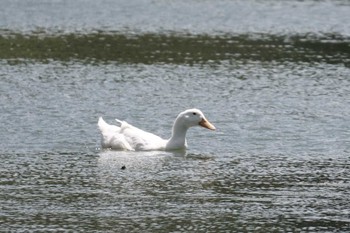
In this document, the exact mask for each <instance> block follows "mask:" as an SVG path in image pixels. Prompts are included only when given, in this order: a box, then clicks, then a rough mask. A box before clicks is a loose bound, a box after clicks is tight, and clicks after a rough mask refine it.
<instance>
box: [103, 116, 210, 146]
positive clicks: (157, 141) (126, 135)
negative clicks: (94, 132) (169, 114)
mask: <svg viewBox="0 0 350 233" xmlns="http://www.w3.org/2000/svg"><path fill="white" fill-rule="evenodd" d="M116 121H117V122H119V123H120V124H121V125H120V126H116V125H109V124H107V123H106V122H105V121H104V120H103V118H102V117H100V118H99V120H98V127H99V129H100V131H101V134H102V140H101V144H102V147H103V148H111V149H115V150H132V151H133V150H137V151H149V150H179V149H186V147H187V143H186V132H187V130H188V129H189V128H190V127H192V126H197V125H199V126H202V127H204V128H207V129H211V130H215V127H214V125H212V124H211V123H210V122H209V121H208V120H207V119H206V118H205V116H204V114H203V113H202V112H201V111H200V110H198V109H188V110H186V111H184V112H181V113H180V114H179V115H178V116H177V118H176V119H175V122H174V125H173V129H172V135H171V138H170V139H169V140H166V139H162V138H160V137H158V136H157V135H154V134H152V133H148V132H145V131H143V130H141V129H139V128H136V127H135V126H132V125H130V124H128V123H127V122H125V121H120V120H118V119H116Z"/></svg>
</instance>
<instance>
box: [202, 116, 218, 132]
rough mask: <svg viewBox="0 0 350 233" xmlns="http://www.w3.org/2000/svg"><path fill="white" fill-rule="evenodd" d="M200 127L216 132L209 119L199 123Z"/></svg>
mask: <svg viewBox="0 0 350 233" xmlns="http://www.w3.org/2000/svg"><path fill="white" fill-rule="evenodd" d="M199 125H200V126H202V127H204V128H207V129H211V130H215V129H216V128H215V126H214V125H212V123H210V122H209V121H208V120H207V119H205V118H203V119H202V120H201V121H200V122H199Z"/></svg>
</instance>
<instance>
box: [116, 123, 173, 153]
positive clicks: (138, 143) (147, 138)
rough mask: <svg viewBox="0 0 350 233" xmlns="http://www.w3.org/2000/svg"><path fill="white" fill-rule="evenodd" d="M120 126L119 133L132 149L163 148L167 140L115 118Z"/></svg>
mask: <svg viewBox="0 0 350 233" xmlns="http://www.w3.org/2000/svg"><path fill="white" fill-rule="evenodd" d="M116 121H118V122H119V123H120V124H121V126H120V131H119V133H120V134H122V135H123V136H124V138H125V140H126V141H127V142H128V144H129V145H130V146H131V147H132V148H133V149H134V150H164V149H165V145H166V143H167V140H164V139H162V138H161V137H158V136H157V135H155V134H152V133H149V132H146V131H144V130H142V129H139V128H137V127H135V126H133V125H130V124H128V123H127V122H125V121H120V120H118V119H116Z"/></svg>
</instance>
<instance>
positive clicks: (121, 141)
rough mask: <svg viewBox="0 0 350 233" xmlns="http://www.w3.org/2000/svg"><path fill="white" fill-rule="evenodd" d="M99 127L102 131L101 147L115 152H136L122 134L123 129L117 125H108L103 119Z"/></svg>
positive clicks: (99, 122)
mask: <svg viewBox="0 0 350 233" xmlns="http://www.w3.org/2000/svg"><path fill="white" fill-rule="evenodd" d="M98 127H99V129H100V131H101V134H102V137H101V145H102V147H103V148H111V149H115V150H134V149H133V148H132V147H131V145H130V144H129V143H128V141H127V140H126V139H125V137H124V135H123V134H121V132H120V131H121V128H120V127H118V126H116V125H110V124H107V123H106V122H105V121H104V120H103V118H102V117H100V118H99V120H98Z"/></svg>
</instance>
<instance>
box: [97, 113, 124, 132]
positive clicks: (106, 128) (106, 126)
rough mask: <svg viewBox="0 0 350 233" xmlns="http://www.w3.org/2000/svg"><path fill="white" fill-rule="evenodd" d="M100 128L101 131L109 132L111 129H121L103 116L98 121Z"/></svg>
mask: <svg viewBox="0 0 350 233" xmlns="http://www.w3.org/2000/svg"><path fill="white" fill-rule="evenodd" d="M97 125H98V128H99V129H100V131H101V133H102V134H104V133H107V132H111V131H119V129H120V128H119V127H118V126H116V125H110V124H107V123H106V122H105V121H104V120H103V118H102V117H99V118H98V122H97Z"/></svg>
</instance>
